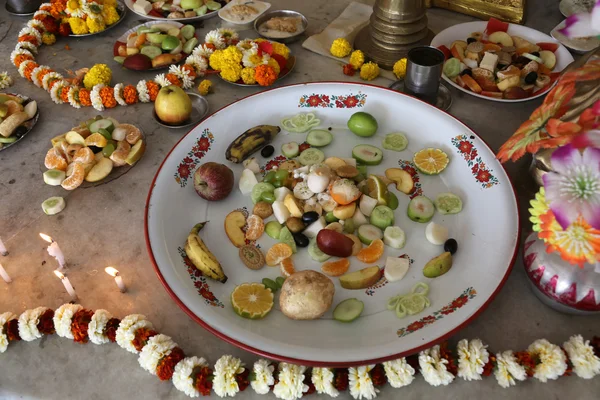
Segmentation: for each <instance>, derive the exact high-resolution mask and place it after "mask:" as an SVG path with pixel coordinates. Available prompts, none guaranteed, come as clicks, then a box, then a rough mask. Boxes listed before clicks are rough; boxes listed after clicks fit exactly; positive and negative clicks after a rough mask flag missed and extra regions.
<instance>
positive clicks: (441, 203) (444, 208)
mask: <svg viewBox="0 0 600 400" xmlns="http://www.w3.org/2000/svg"><path fill="white" fill-rule="evenodd" d="M434 204H435V208H436V209H437V210H438V212H439V213H440V214H458V213H459V212H461V211H462V200H461V199H460V197H458V196H457V195H455V194H454V193H450V192H447V193H440V194H438V195H437V197H436V198H435V202H434Z"/></svg>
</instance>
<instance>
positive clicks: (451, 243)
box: [224, 112, 463, 322]
mask: <svg viewBox="0 0 600 400" xmlns="http://www.w3.org/2000/svg"><path fill="white" fill-rule="evenodd" d="M322 126H323V125H322V124H321V120H320V119H319V118H318V116H317V115H316V114H315V113H301V114H298V115H294V116H290V117H287V118H285V119H284V120H283V121H282V123H281V127H278V126H273V125H259V126H256V127H253V128H251V129H248V130H247V131H246V132H244V133H242V134H241V135H240V136H239V137H237V138H236V139H235V140H233V142H232V143H231V145H230V146H229V147H228V149H227V151H226V158H227V159H228V160H229V161H231V162H233V163H236V164H240V165H242V166H243V170H242V172H241V174H240V175H239V179H238V180H237V182H238V188H239V190H240V192H241V193H242V194H243V195H244V196H247V199H248V204H247V206H246V207H244V208H243V209H240V208H238V209H235V210H232V211H231V212H230V213H229V214H228V215H227V216H226V217H225V221H224V229H225V233H226V235H227V237H228V238H229V240H230V242H231V244H232V245H233V246H235V247H237V248H238V253H239V257H240V259H241V261H242V262H243V265H245V266H246V267H248V269H250V270H252V271H255V272H253V273H256V274H257V279H256V282H254V283H246V284H243V285H240V286H238V287H237V288H236V289H235V291H234V292H233V293H232V295H231V301H232V304H234V309H235V310H236V313H237V314H238V315H240V316H242V317H246V318H262V317H264V316H266V313H268V312H269V310H270V309H271V306H272V303H273V301H275V300H274V299H273V296H269V295H268V294H267V292H268V293H272V294H275V292H277V291H278V290H281V296H280V300H279V301H280V309H281V310H282V311H283V312H284V314H285V315H286V316H288V317H289V318H292V319H315V318H320V317H321V316H322V315H323V314H324V313H325V312H326V311H327V310H328V309H330V307H332V305H333V303H332V301H333V288H334V284H333V280H334V279H335V280H338V281H339V286H341V288H342V289H341V290H344V291H346V290H347V291H352V290H361V289H362V290H364V289H367V288H369V287H371V286H373V285H375V284H376V283H378V282H379V281H380V280H381V279H382V278H383V277H385V279H386V280H387V282H397V281H400V280H402V279H403V278H404V277H405V275H406V274H407V273H408V271H409V269H410V259H409V258H406V257H400V256H401V252H400V250H401V249H402V248H403V247H404V246H405V244H406V242H407V234H406V233H405V231H404V229H402V227H401V226H399V224H398V222H397V218H396V217H397V216H398V214H397V213H398V212H401V213H404V215H405V216H407V217H408V219H409V220H410V221H412V222H409V223H411V224H412V223H414V224H417V225H415V227H416V226H418V224H423V226H422V227H423V229H422V231H423V233H422V239H421V240H427V241H428V242H429V243H431V244H432V245H434V246H439V252H438V253H437V256H436V257H434V258H433V259H431V260H430V261H429V262H427V263H426V264H425V265H422V266H421V268H423V270H422V271H421V272H419V275H421V276H422V277H424V278H436V277H439V276H442V275H444V274H446V273H447V272H448V271H449V270H450V269H451V268H452V255H453V254H454V253H455V252H456V251H457V249H458V243H457V241H456V240H455V239H452V238H450V232H451V229H449V227H447V226H445V225H444V224H442V223H439V222H434V221H432V218H433V216H434V214H435V213H436V212H437V213H439V214H440V215H444V216H447V215H449V214H457V213H459V212H461V210H462V207H463V204H462V200H461V198H460V197H459V196H458V195H457V194H455V193H451V192H450V191H447V190H446V191H443V192H441V193H431V197H428V196H426V195H425V194H422V193H421V190H422V189H421V188H419V192H418V193H415V192H416V190H417V186H416V185H415V181H414V179H413V176H414V175H411V173H409V172H407V171H406V170H405V169H401V168H388V169H385V170H378V169H377V166H378V165H380V164H381V162H382V160H383V159H384V157H386V155H387V156H391V157H396V156H395V154H394V153H393V152H400V151H406V152H408V151H409V150H407V149H408V144H409V140H410V138H409V137H407V135H406V134H404V133H402V132H394V133H389V134H387V135H381V136H379V137H376V136H375V137H373V136H374V135H375V133H376V131H377V129H378V126H377V121H376V119H375V118H374V117H373V116H372V115H370V114H368V113H365V112H360V113H356V114H354V115H353V116H352V118H350V120H349V122H348V128H349V130H350V132H344V133H340V134H337V133H336V134H334V133H333V132H332V129H331V128H329V129H328V128H323V127H322ZM359 128H360V129H359ZM281 130H283V131H284V133H282V134H281V135H282V136H283V135H286V136H285V137H286V139H287V140H285V141H284V142H279V144H278V145H276V146H274V145H273V143H274V141H275V139H276V138H277V137H278V135H280V132H281ZM348 134H349V135H352V134H355V135H357V136H359V137H361V138H364V140H361V142H360V143H359V144H357V145H356V146H354V148H353V149H352V151H351V152H350V154H336V153H335V147H334V146H335V141H336V140H343V139H341V138H340V136H341V135H348ZM280 137H281V136H280ZM367 142H368V143H367ZM332 143H333V144H334V146H330V145H331V144H332ZM328 146H330V147H329V149H330V150H331V151H332V152H331V153H330V154H326V151H327V147H328ZM379 146H381V147H383V148H384V149H385V150H382V149H381V148H380V147H379ZM277 148H279V150H280V151H279V152H278V151H277ZM411 154H412V157H411V159H412V163H413V164H414V166H415V167H416V169H417V170H418V171H419V172H421V173H422V174H424V175H428V176H430V177H429V178H427V179H435V176H436V175H439V174H442V173H444V171H445V169H446V168H447V166H448V165H449V163H451V159H450V158H449V156H448V154H447V153H446V152H444V151H443V150H442V149H439V148H434V147H426V148H423V149H419V150H418V151H416V152H411ZM407 155H408V154H407ZM260 157H262V158H264V159H265V160H263V161H260V164H259V160H258V158H260ZM273 157H275V158H276V160H277V162H276V163H275V162H273V161H272V160H273ZM269 160H270V161H269ZM265 162H266V167H263V168H261V167H260V165H261V164H262V165H264V163H265ZM399 197H400V198H399ZM250 203H251V204H250ZM451 220H452V217H445V219H444V221H451ZM403 224H405V223H403ZM265 237H269V238H271V239H267V242H271V243H265V242H263V241H262V239H264V238H265ZM272 239H274V240H275V241H276V243H275V244H273V242H272ZM258 241H261V245H258V244H257V242H258ZM386 248H387V249H388V255H390V253H391V254H392V255H393V253H394V252H395V253H397V254H395V255H394V256H388V257H384V254H385V253H386ZM304 251H306V253H307V255H308V256H310V258H311V259H312V260H313V261H314V265H311V266H310V268H308V269H307V268H306V265H302V266H299V265H296V263H297V262H299V261H298V259H297V258H295V257H297V254H298V253H300V252H304ZM377 264H379V265H377ZM265 265H266V266H268V267H274V268H277V269H278V275H279V277H278V278H277V279H276V280H274V279H269V278H266V277H264V276H259V275H260V274H262V273H264V270H263V271H262V272H259V271H260V270H262V269H263V268H264V266H265ZM298 267H300V268H298ZM382 267H383V268H382ZM267 269H268V268H267ZM306 272H310V274H308V275H306V274H303V273H306ZM259 282H260V283H259ZM428 290H429V288H428V286H427V285H426V284H423V283H417V285H416V286H415V288H414V289H413V291H412V292H411V293H410V294H408V295H403V296H397V297H395V298H394V299H391V300H390V304H389V305H388V306H389V307H390V309H394V310H395V311H396V314H397V315H398V316H399V317H402V316H404V315H413V314H416V313H418V312H420V311H421V310H423V308H425V307H427V306H428V305H429V300H428V298H427V297H426V295H427V292H428ZM242 294H243V295H242ZM348 294H349V296H348V297H347V298H346V299H345V300H343V301H341V302H339V303H338V304H337V305H335V310H334V311H333V317H334V319H336V320H338V321H341V322H351V321H353V320H356V319H357V318H359V317H360V315H361V313H362V312H363V308H364V304H363V303H362V301H360V300H359V299H356V298H354V296H352V293H351V292H349V293H348ZM392 303H393V304H392Z"/></svg>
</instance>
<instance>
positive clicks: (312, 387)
mask: <svg viewBox="0 0 600 400" xmlns="http://www.w3.org/2000/svg"><path fill="white" fill-rule="evenodd" d="M302 383H304V384H305V385H306V386H308V390H307V391H306V392H304V396H306V395H309V394H313V393H315V392H316V391H317V389H316V388H315V385H314V384H313V383H312V379H311V374H310V373H309V371H308V370H307V371H306V373H305V374H304V381H303V382H302Z"/></svg>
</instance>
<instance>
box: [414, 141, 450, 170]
mask: <svg viewBox="0 0 600 400" xmlns="http://www.w3.org/2000/svg"><path fill="white" fill-rule="evenodd" d="M413 162H414V164H415V166H416V167H417V169H418V170H419V171H421V172H422V173H424V174H427V175H437V174H439V173H440V172H442V171H443V170H444V169H445V168H446V167H447V166H448V163H449V162H450V160H449V159H448V155H447V154H446V153H444V152H443V151H442V150H440V149H433V148H431V147H430V148H427V149H423V150H419V151H418V152H416V153H415V156H414V157H413Z"/></svg>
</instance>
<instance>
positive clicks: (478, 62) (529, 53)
mask: <svg viewBox="0 0 600 400" xmlns="http://www.w3.org/2000/svg"><path fill="white" fill-rule="evenodd" d="M431 45H432V46H433V47H437V48H438V49H440V50H442V51H443V52H444V54H445V56H446V61H445V63H444V69H443V74H442V77H443V78H444V79H445V80H446V81H447V82H449V83H450V84H451V85H453V86H454V87H456V88H457V89H459V90H462V91H463V92H466V93H469V94H470V95H473V96H476V97H480V98H483V99H488V100H492V101H500V102H508V103H510V102H519V101H527V100H531V99H535V98H537V97H540V96H542V95H544V94H546V93H547V92H548V91H549V90H550V89H551V88H552V86H553V85H554V84H555V83H556V80H557V79H558V77H559V75H560V72H561V71H562V70H563V69H565V68H566V67H567V66H568V65H569V64H570V63H571V62H573V61H574V60H573V57H572V56H571V54H570V53H569V51H568V50H567V49H566V48H565V47H564V46H563V45H561V44H560V43H558V42H557V41H556V40H554V39H553V38H552V37H550V36H548V35H546V34H544V33H541V32H538V31H536V30H534V29H531V28H527V27H525V26H521V25H516V24H509V23H505V22H501V21H498V20H497V19H494V18H492V19H490V20H489V21H488V22H483V21H479V22H467V23H464V24H458V25H454V26H451V27H450V28H447V29H445V30H443V31H442V32H440V33H438V34H437V35H436V36H435V37H434V38H433V40H432V42H431Z"/></svg>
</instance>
